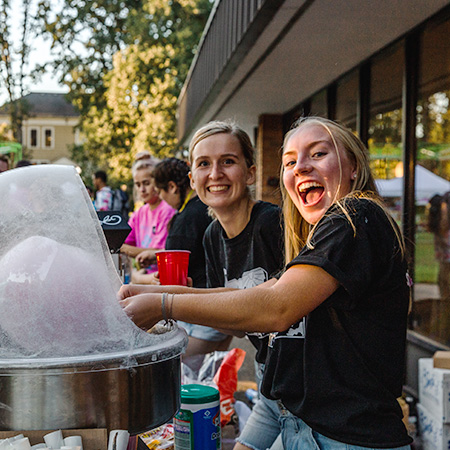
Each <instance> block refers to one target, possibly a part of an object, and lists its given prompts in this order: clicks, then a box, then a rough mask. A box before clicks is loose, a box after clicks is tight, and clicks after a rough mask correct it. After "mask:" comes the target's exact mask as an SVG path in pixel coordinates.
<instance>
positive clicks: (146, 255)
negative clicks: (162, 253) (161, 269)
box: [136, 249, 156, 267]
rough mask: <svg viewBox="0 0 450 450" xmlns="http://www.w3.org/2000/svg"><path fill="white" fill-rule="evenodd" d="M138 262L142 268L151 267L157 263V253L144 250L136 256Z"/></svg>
mask: <svg viewBox="0 0 450 450" xmlns="http://www.w3.org/2000/svg"><path fill="white" fill-rule="evenodd" d="M136 261H137V262H138V263H139V264H140V265H141V267H146V266H149V265H150V264H153V263H154V262H155V261H156V256H155V251H154V250H153V249H151V250H150V249H149V250H144V251H142V252H141V253H139V255H137V256H136Z"/></svg>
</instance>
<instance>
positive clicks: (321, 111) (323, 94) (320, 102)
mask: <svg viewBox="0 0 450 450" xmlns="http://www.w3.org/2000/svg"><path fill="white" fill-rule="evenodd" d="M310 115H311V116H321V117H328V106H327V90H326V89H323V90H321V91H320V92H318V93H317V94H316V95H314V96H313V97H312V98H311V114H310Z"/></svg>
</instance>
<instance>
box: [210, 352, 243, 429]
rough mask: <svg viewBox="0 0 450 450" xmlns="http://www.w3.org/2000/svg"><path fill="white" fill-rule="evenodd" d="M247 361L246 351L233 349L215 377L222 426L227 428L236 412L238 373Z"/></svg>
mask: <svg viewBox="0 0 450 450" xmlns="http://www.w3.org/2000/svg"><path fill="white" fill-rule="evenodd" d="M244 359H245V351H244V350H242V349H241V348H233V349H232V350H230V351H229V352H228V353H227V355H226V356H225V358H224V360H223V361H222V364H221V365H220V367H219V369H218V370H217V373H216V375H215V376H214V383H215V384H216V385H217V387H218V389H219V393H220V425H221V426H222V427H223V426H225V425H226V424H227V423H228V422H229V421H230V419H231V416H232V415H233V412H234V407H233V404H234V393H235V392H236V389H237V381H238V371H239V369H240V368H241V366H242V363H243V362H244Z"/></svg>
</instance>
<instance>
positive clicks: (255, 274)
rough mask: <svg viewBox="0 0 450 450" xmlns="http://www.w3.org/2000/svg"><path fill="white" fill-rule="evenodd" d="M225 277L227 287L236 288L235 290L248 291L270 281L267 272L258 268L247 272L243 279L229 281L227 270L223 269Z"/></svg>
mask: <svg viewBox="0 0 450 450" xmlns="http://www.w3.org/2000/svg"><path fill="white" fill-rule="evenodd" d="M223 276H224V278H225V287H230V288H235V289H248V288H252V287H255V286H258V284H262V283H264V282H265V281H267V280H268V279H269V275H268V273H267V270H264V269H263V268H262V267H257V268H256V269H251V270H246V271H245V272H244V273H243V274H242V277H241V278H235V279H233V280H229V279H228V277H227V269H225V267H224V268H223Z"/></svg>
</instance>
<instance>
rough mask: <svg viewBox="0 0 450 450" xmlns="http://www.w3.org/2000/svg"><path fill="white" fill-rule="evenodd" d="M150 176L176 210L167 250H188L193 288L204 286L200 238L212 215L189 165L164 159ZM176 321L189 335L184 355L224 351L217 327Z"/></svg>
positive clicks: (223, 337) (144, 254) (145, 257)
mask: <svg viewBox="0 0 450 450" xmlns="http://www.w3.org/2000/svg"><path fill="white" fill-rule="evenodd" d="M153 177H154V179H155V185H156V187H157V188H158V189H159V195H160V197H161V198H162V199H163V200H164V201H166V202H167V203H168V204H169V205H170V206H172V207H173V208H175V209H177V210H178V211H177V213H176V214H175V216H174V217H173V219H172V221H171V222H170V223H169V233H168V236H167V240H166V250H189V251H190V252H191V254H190V255H189V269H188V276H189V277H190V278H191V279H192V285H193V286H194V287H197V288H204V287H206V269H205V253H204V250H203V243H202V241H203V235H204V234H205V230H206V228H207V227H208V225H209V224H210V223H211V217H210V216H209V215H208V210H207V206H206V205H205V204H204V203H202V202H201V200H200V198H199V197H198V196H197V193H196V191H195V190H194V189H192V188H191V186H190V180H189V166H188V164H187V163H186V162H185V161H182V160H180V159H178V158H166V159H164V160H163V161H161V162H160V163H159V164H158V165H157V166H156V167H155V169H154V171H153ZM148 255H151V253H150V252H149V251H146V252H142V253H141V254H139V255H138V256H137V258H136V260H137V261H138V262H139V263H141V264H146V263H147V262H148ZM149 282H150V283H152V281H149ZM179 323H180V325H181V326H182V327H183V328H185V329H186V332H187V333H188V336H189V344H188V347H187V349H186V356H191V355H196V354H204V353H210V352H212V351H215V350H226V348H227V347H228V344H229V339H228V336H227V335H224V334H223V333H220V332H218V331H217V330H214V329H211V328H207V327H201V326H197V325H192V324H189V323H185V322H179Z"/></svg>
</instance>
